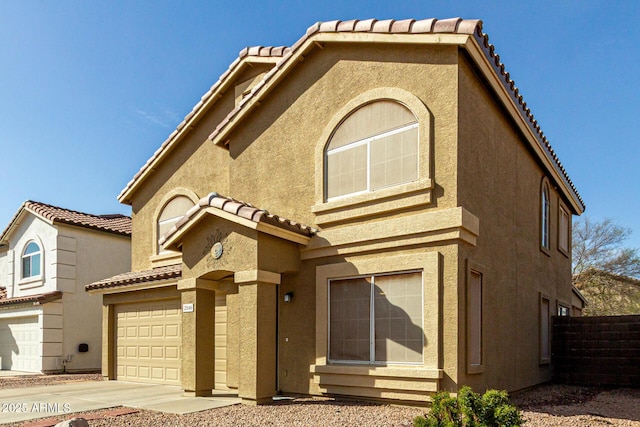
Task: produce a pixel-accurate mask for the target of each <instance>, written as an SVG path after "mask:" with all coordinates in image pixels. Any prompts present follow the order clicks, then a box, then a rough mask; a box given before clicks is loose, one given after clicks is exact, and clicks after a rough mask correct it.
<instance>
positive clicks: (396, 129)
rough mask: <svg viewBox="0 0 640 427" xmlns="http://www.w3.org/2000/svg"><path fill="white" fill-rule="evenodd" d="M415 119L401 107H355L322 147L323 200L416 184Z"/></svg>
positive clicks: (385, 103)
mask: <svg viewBox="0 0 640 427" xmlns="http://www.w3.org/2000/svg"><path fill="white" fill-rule="evenodd" d="M418 138H419V135H418V120H417V119H416V116H415V115H414V114H413V113H412V112H411V111H410V110H409V109H408V108H407V107H405V106H404V105H402V104H400V103H398V102H395V101H390V100H378V101H374V102H371V103H368V104H365V105H364V106H362V107H360V108H358V109H357V110H355V111H354V112H353V113H351V114H350V115H349V116H348V117H347V118H346V119H345V120H344V121H342V123H340V125H339V126H338V127H337V128H336V130H335V131H334V133H333V135H332V137H331V140H330V141H329V144H328V145H327V148H326V157H325V162H326V163H325V164H326V182H325V186H326V187H325V199H326V200H331V199H336V198H339V197H342V196H347V195H354V194H359V193H365V192H369V191H375V190H379V189H383V188H386V187H391V186H394V185H398V184H403V183H407V182H412V181H416V180H418V177H419V176H418V174H419V169H418V165H419V150H418V145H419V144H418Z"/></svg>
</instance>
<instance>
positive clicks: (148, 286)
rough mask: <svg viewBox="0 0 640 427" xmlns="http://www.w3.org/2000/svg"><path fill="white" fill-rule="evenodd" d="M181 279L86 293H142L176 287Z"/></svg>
mask: <svg viewBox="0 0 640 427" xmlns="http://www.w3.org/2000/svg"><path fill="white" fill-rule="evenodd" d="M178 280H180V279H177V278H174V279H164V280H158V281H153V282H141V283H134V284H130V285H126V284H125V285H119V286H110V287H108V288H97V289H89V290H87V291H86V292H87V293H89V294H92V295H100V294H102V295H104V294H119V293H122V292H130V291H141V290H149V289H155V288H163V287H166V286H176V285H177V282H178Z"/></svg>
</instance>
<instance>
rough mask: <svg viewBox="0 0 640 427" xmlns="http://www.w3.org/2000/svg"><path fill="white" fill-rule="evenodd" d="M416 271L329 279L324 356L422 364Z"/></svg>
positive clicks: (419, 279) (419, 283)
mask: <svg viewBox="0 0 640 427" xmlns="http://www.w3.org/2000/svg"><path fill="white" fill-rule="evenodd" d="M422 306H423V301H422V273H421V272H408V273H398V274H388V275H377V276H366V277H359V278H350V279H340V280H331V281H330V282H329V359H330V360H331V361H338V362H354V363H372V364H374V363H377V364H386V363H398V364H419V363H422V348H423V346H424V334H423V329H422V323H423V320H422V319H423V309H422Z"/></svg>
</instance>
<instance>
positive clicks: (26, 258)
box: [22, 242, 42, 279]
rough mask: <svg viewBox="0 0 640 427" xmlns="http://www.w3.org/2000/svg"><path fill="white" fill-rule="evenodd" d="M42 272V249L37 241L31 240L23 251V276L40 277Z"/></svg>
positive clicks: (25, 277)
mask: <svg viewBox="0 0 640 427" xmlns="http://www.w3.org/2000/svg"><path fill="white" fill-rule="evenodd" d="M41 272H42V251H41V250H40V246H38V244H37V243H36V242H29V244H27V246H26V247H25V249H24V252H23V253H22V278H23V279H27V278H30V277H38V276H40V274H41Z"/></svg>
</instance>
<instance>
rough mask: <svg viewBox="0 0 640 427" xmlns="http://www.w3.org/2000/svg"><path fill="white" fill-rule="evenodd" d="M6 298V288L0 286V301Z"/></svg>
mask: <svg viewBox="0 0 640 427" xmlns="http://www.w3.org/2000/svg"><path fill="white" fill-rule="evenodd" d="M6 297H7V288H5V287H4V286H0V299H4V298H6Z"/></svg>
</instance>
